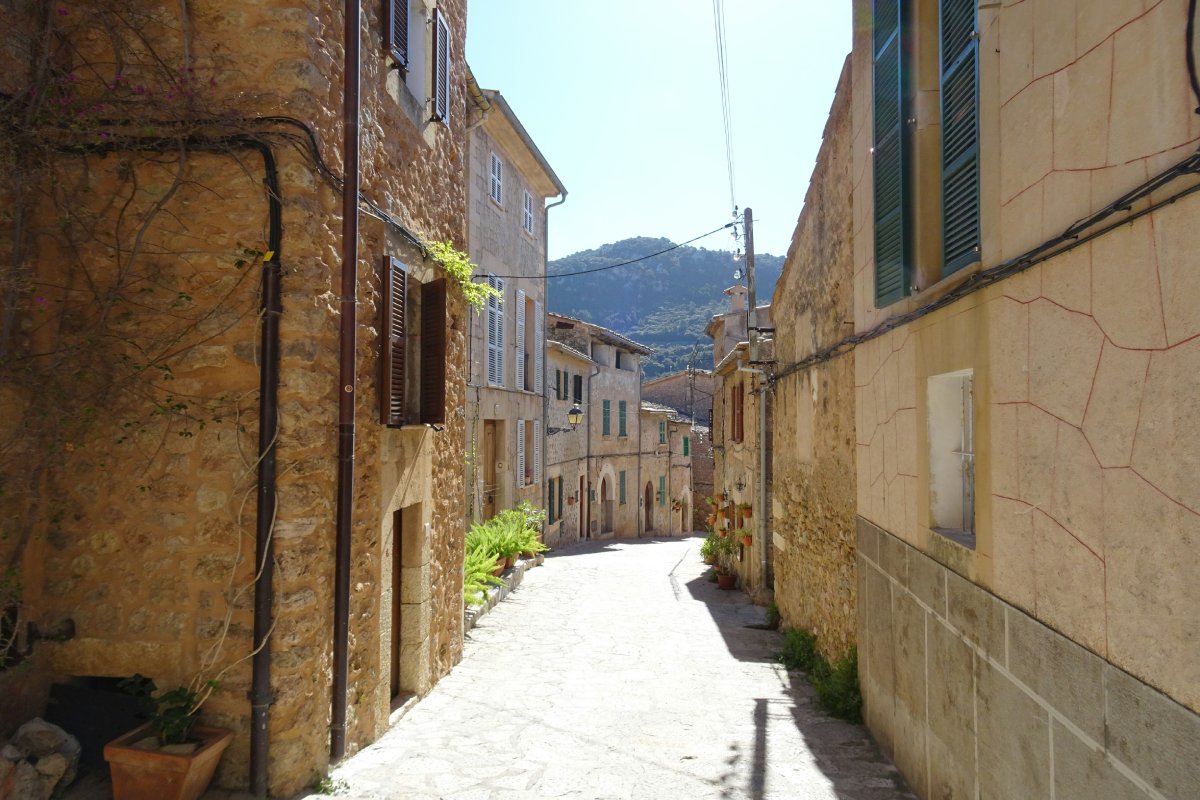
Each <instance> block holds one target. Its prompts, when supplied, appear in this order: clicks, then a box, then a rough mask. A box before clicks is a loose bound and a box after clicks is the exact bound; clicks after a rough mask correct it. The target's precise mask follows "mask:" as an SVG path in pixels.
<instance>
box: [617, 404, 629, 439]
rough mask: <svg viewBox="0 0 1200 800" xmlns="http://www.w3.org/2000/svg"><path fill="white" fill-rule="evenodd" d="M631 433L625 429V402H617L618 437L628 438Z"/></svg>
mask: <svg viewBox="0 0 1200 800" xmlns="http://www.w3.org/2000/svg"><path fill="white" fill-rule="evenodd" d="M628 435H629V432H628V431H627V430H626V429H625V401H624V400H619V401H617V436H628Z"/></svg>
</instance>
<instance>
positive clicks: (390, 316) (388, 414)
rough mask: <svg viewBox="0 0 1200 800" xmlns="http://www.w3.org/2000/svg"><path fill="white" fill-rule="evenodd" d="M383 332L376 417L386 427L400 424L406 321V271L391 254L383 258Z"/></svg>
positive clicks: (402, 402) (401, 420)
mask: <svg viewBox="0 0 1200 800" xmlns="http://www.w3.org/2000/svg"><path fill="white" fill-rule="evenodd" d="M382 292H383V325H382V327H381V330H382V332H383V335H382V337H381V339H380V354H379V360H380V363H381V364H382V368H383V374H382V376H381V378H380V381H379V387H380V392H379V419H380V422H382V423H383V424H384V425H387V426H388V427H389V428H395V427H399V426H401V425H403V424H404V378H405V363H406V362H405V357H406V355H407V353H406V350H407V336H406V330H405V324H406V323H407V321H408V313H407V305H408V273H407V272H406V271H405V270H404V265H403V264H401V263H400V262H399V261H397V260H396V259H394V258H391V257H386V258H384V259H383V286H382Z"/></svg>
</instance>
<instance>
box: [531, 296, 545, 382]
mask: <svg viewBox="0 0 1200 800" xmlns="http://www.w3.org/2000/svg"><path fill="white" fill-rule="evenodd" d="M545 316H546V315H545V314H544V313H543V312H542V303H541V301H540V300H534V301H533V391H534V392H535V393H537V394H539V395H540V394H541V393H542V390H543V388H544V383H545V377H546V376H545V372H546V365H545V362H544V361H543V359H542V356H543V351H544V350H545V349H546V348H545V344H546V342H545V338H546V326H545V321H546V320H545Z"/></svg>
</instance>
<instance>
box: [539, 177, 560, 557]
mask: <svg viewBox="0 0 1200 800" xmlns="http://www.w3.org/2000/svg"><path fill="white" fill-rule="evenodd" d="M565 202H567V190H566V189H563V190H562V194H560V195H559V198H558V199H557V200H555V201H554V202H553V203H550V204H549V205H548V206H546V208H545V212H546V213H545V214H543V215H542V462H543V463H545V462H546V461H548V460H549V458H550V450H549V449H548V448H549V442H548V441H547V439H548V437H549V436H550V434H549V433H547V432H546V431H547V429H549V427H550V393H549V392H547V391H546V372H547V370H546V366H547V365H548V364H549V363H550V359H548V358H547V357H546V338H547V337H546V332H547V331H548V330H549V328H548V326H547V325H546V315H547V314H549V313H550V295H549V294H548V293H547V291H546V290H547V289H548V288H549V287H548V281H547V279H546V271H547V269H549V266H550V209H552V208H554V207H555V206H561V205H562V204H563V203H565ZM547 471H549V470H547ZM558 479H559V480H560V481H561V480H562V474H561V472H560V474H559V476H558ZM547 483H548V482H547V481H542V486H541V488H540V489H539V491H541V492H542V508H543V509H545V508H549V506H550V497H549V493H550V490H549V488H548V486H547ZM558 513H559V515H560V516H561V515H562V509H561V508H560V509H559V510H558ZM559 530H560V531H561V530H562V526H561V525H560V526H559ZM560 535H561V534H560ZM542 538H543V539H544V538H545V536H544V535H543V537H542Z"/></svg>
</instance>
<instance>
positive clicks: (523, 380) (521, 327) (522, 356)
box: [517, 290, 544, 394]
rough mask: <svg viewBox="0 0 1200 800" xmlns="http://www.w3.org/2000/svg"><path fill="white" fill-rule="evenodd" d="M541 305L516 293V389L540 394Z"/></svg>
mask: <svg viewBox="0 0 1200 800" xmlns="http://www.w3.org/2000/svg"><path fill="white" fill-rule="evenodd" d="M543 317H544V315H543V314H542V304H541V302H539V301H537V300H534V299H533V298H532V297H529V296H528V295H526V294H525V292H523V291H520V290H518V291H517V347H518V352H517V388H518V389H524V390H525V391H527V392H536V393H537V394H541V393H542V378H543V375H542V351H543V347H542V338H543V336H544V325H543Z"/></svg>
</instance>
